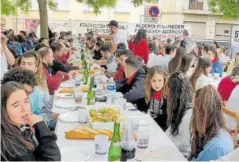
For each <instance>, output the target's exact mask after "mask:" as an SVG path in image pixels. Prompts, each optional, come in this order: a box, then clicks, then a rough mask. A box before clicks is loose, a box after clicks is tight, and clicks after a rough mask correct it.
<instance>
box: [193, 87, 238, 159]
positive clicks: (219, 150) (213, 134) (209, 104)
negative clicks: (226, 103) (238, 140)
mask: <svg viewBox="0 0 239 162" xmlns="http://www.w3.org/2000/svg"><path fill="white" fill-rule="evenodd" d="M190 128H191V142H192V143H191V155H190V158H189V160H195V161H210V160H216V159H218V158H220V157H221V156H225V155H226V154H228V153H229V152H231V151H233V149H234V145H233V140H232V137H231V135H230V133H229V132H228V130H227V128H226V124H225V121H224V117H223V111H222V102H221V97H220V95H219V94H218V92H217V90H216V89H215V88H214V87H213V86H211V85H208V86H205V87H203V88H202V89H200V90H198V91H197V92H196V94H195V99H194V107H193V115H192V121H191V124H190Z"/></svg>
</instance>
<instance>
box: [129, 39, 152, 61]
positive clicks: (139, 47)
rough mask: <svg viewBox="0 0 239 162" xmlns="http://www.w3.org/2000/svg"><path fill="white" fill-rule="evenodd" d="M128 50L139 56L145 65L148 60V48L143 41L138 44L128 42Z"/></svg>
mask: <svg viewBox="0 0 239 162" xmlns="http://www.w3.org/2000/svg"><path fill="white" fill-rule="evenodd" d="M129 49H130V51H131V52H132V53H133V54H134V55H135V56H139V57H141V58H142V59H143V60H144V63H145V64H147V63H148V60H149V47H148V43H147V41H146V40H145V39H142V40H141V41H140V42H139V43H134V42H133V41H129Z"/></svg>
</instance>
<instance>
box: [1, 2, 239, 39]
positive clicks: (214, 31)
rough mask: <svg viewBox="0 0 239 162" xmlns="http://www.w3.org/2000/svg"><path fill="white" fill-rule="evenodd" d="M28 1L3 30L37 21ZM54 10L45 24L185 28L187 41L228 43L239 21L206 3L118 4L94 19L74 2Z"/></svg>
mask: <svg viewBox="0 0 239 162" xmlns="http://www.w3.org/2000/svg"><path fill="white" fill-rule="evenodd" d="M31 1H32V8H31V10H30V12H29V14H28V15H23V14H20V15H18V16H17V17H7V18H6V20H7V24H6V27H7V28H12V29H14V30H15V31H17V32H19V31H20V30H24V29H25V20H26V19H39V13H38V4H37V0H31ZM55 1H56V2H57V3H58V6H57V10H56V11H51V10H48V16H49V21H72V20H81V21H93V22H94V21H110V20H112V19H115V20H117V21H119V22H124V23H157V24H185V26H186V28H187V29H188V30H189V33H190V37H193V38H196V39H215V40H226V41H227V40H229V39H230V33H231V27H232V26H233V25H239V20H230V19H225V18H224V17H223V16H222V15H216V14H213V13H212V12H211V11H209V7H208V3H207V0H160V1H159V2H158V3H147V2H145V3H144V5H142V6H139V7H134V6H133V4H132V3H131V0H118V2H117V5H116V7H115V8H104V9H102V10H101V13H100V14H98V15H95V14H94V13H93V9H92V8H90V7H88V6H86V5H84V4H80V3H78V2H76V1H75V0H55ZM153 5H157V6H158V7H159V8H160V11H161V14H160V17H158V18H152V17H150V16H149V14H148V9H149V7H150V6H153Z"/></svg>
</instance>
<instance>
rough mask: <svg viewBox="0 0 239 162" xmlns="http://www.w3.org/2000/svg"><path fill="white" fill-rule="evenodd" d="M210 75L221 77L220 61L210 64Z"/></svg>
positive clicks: (221, 65)
mask: <svg viewBox="0 0 239 162" xmlns="http://www.w3.org/2000/svg"><path fill="white" fill-rule="evenodd" d="M211 73H212V75H214V74H215V73H218V74H219V76H220V77H222V76H223V64H222V63H221V62H220V61H217V62H214V63H212V71H211Z"/></svg>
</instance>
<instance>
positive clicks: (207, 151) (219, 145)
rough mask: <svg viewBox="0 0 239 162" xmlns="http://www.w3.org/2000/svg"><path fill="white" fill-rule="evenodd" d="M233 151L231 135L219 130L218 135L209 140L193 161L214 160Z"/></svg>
mask: <svg viewBox="0 0 239 162" xmlns="http://www.w3.org/2000/svg"><path fill="white" fill-rule="evenodd" d="M233 149H234V144H233V140H232V137H231V135H230V134H229V133H228V132H227V131H226V130H223V129H222V130H220V131H219V134H218V135H217V136H215V137H213V138H212V139H211V141H209V142H208V143H207V144H206V145H205V146H204V148H203V150H202V151H201V152H200V153H199V155H198V157H197V158H196V159H193V160H194V161H210V160H216V159H218V158H220V157H222V156H225V155H227V154H228V153H230V152H232V151H233Z"/></svg>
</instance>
